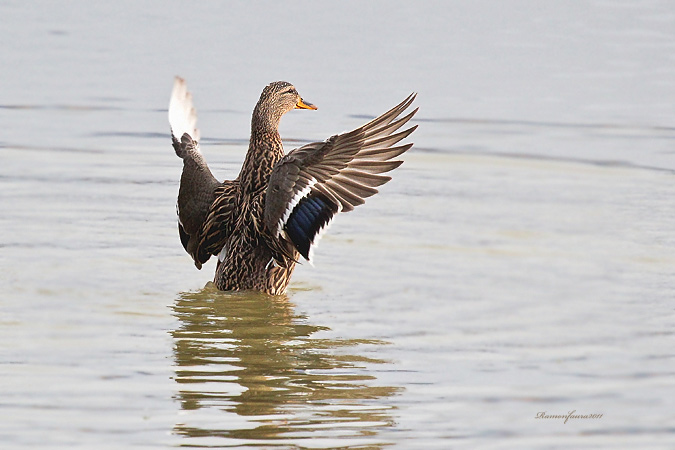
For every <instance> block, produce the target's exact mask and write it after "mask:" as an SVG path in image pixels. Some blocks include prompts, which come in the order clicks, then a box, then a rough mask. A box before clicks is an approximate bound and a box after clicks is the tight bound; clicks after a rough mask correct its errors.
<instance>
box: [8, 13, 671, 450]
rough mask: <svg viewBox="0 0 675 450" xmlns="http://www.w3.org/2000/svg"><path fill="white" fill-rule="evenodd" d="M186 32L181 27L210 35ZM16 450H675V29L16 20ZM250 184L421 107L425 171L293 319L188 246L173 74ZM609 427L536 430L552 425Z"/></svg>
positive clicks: (493, 21) (379, 215)
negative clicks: (342, 136) (252, 177)
mask: <svg viewBox="0 0 675 450" xmlns="http://www.w3.org/2000/svg"><path fill="white" fill-rule="evenodd" d="M188 8H189V9H188ZM0 17H1V19H0V21H1V22H2V27H1V29H2V32H1V33H2V37H3V43H4V45H3V46H2V47H1V50H0V52H2V53H1V55H2V60H3V67H4V69H3V76H2V83H0V86H1V87H0V123H2V125H3V134H2V137H1V138H0V158H1V161H2V164H1V165H0V204H1V205H2V210H3V214H2V215H1V216H0V274H1V275H0V292H1V294H0V325H1V326H0V419H1V420H0V444H1V445H0V447H1V448H3V449H4V448H8V449H14V448H16V449H19V448H102V449H105V448H111V449H112V448H153V447H154V448H166V447H176V446H184V447H200V446H202V447H204V446H206V447H213V448H243V447H248V448H355V449H356V448H388V447H393V448H439V449H445V448H470V449H473V448H500V449H501V448H513V449H522V448H607V449H616V448H645V449H646V448H654V449H657V448H658V449H660V448H672V447H673V446H674V445H675V400H673V399H674V398H675V395H673V394H675V382H674V381H673V380H674V379H675V378H674V377H673V375H674V373H675V365H674V362H673V351H672V348H673V302H672V299H673V294H674V291H675V283H674V281H673V272H674V270H675V257H673V248H674V247H675V233H674V232H673V231H675V230H674V227H673V223H675V220H674V219H675V213H674V212H673V208H672V199H673V198H675V183H673V172H672V171H673V169H675V163H674V161H675V159H673V142H675V141H674V138H675V128H674V127H673V117H675V103H674V102H673V101H672V99H673V93H675V77H674V76H673V74H674V73H675V58H674V57H673V55H674V54H675V53H674V52H673V49H674V48H673V47H675V11H673V10H672V7H670V6H669V5H668V4H662V3H658V2H654V3H652V2H640V3H637V2H625V3H622V2H618V3H615V2H588V3H583V4H582V3H576V2H574V3H572V2H570V3H551V4H546V5H544V4H539V3H537V4H534V3H525V2H517V1H509V2H500V3H491V2H490V3H487V2H486V3H481V2H453V3H451V4H446V3H441V2H438V3H424V4H413V3H405V2H386V3H379V2H369V3H365V4H364V3H352V2H341V3H339V4H335V5H324V4H322V5H315V4H314V3H312V2H304V3H302V2H301V3H291V4H288V3H285V4H278V5H277V4H275V3H263V4H259V5H255V6H251V5H247V4H244V3H241V4H239V3H237V4H228V5H227V7H225V6H220V5H211V4H205V5H188V4H187V3H182V2H174V3H168V2H161V3H160V2H145V3H143V4H142V5H139V4H137V3H135V2H117V3H114V4H109V5H107V4H91V3H90V2H79V3H77V2H76V3H74V2H69V3H68V4H67V5H65V4H63V5H58V4H56V3H46V2H45V3H42V4H40V3H31V4H26V3H25V2H4V3H3V4H2V6H0ZM176 74H180V75H182V76H184V77H186V79H187V81H188V85H189V86H190V88H191V90H192V91H193V92H194V94H195V102H196V106H197V108H198V111H199V124H200V128H201V129H202V136H204V139H203V151H204V153H205V156H206V158H207V160H208V161H209V163H210V164H211V166H212V168H213V170H214V172H215V173H216V175H217V176H218V177H220V178H226V177H232V176H234V174H236V173H237V171H238V169H239V167H240V164H241V162H242V160H243V157H244V152H245V149H246V143H247V137H248V125H249V120H250V111H251V110H252V107H253V105H254V104H255V101H256V100H257V97H258V95H259V93H260V90H261V89H262V87H263V86H264V85H265V84H266V83H268V82H270V81H272V80H276V79H287V80H289V81H292V82H293V83H295V85H296V86H297V88H298V90H299V91H300V93H301V94H302V95H303V97H304V98H306V99H307V100H308V101H311V102H313V103H315V104H317V105H318V106H319V110H318V111H316V112H309V111H294V112H291V113H290V114H288V115H287V116H286V117H285V118H284V120H283V122H282V128H281V131H282V136H284V138H285V139H286V143H287V146H288V148H289V149H290V148H293V147H295V146H297V145H299V144H300V143H302V142H306V141H311V140H316V139H324V138H326V137H327V136H329V135H330V134H333V133H336V132H339V131H342V130H346V129H350V128H353V127H355V126H358V125H360V124H361V123H363V122H364V120H365V118H366V117H372V116H373V115H375V114H377V113H380V112H383V111H384V110H386V109H387V108H388V107H390V106H393V105H394V104H396V103H397V102H398V101H400V100H401V99H403V98H404V97H405V96H406V95H407V94H408V93H409V92H411V91H418V92H419V96H418V101H417V103H418V104H419V106H420V108H421V109H420V113H419V119H418V120H417V121H416V123H419V125H420V127H419V129H418V130H417V131H416V132H415V134H414V135H413V136H414V139H413V140H414V142H415V143H416V145H415V147H414V149H413V150H412V151H411V152H410V153H409V154H407V155H406V158H405V159H406V163H405V164H404V165H403V166H402V167H401V168H400V169H398V170H397V171H396V172H395V173H394V180H393V181H392V182H391V183H389V184H388V185H386V186H384V187H383V188H382V189H381V191H382V193H381V195H378V196H376V197H373V198H372V199H369V200H368V203H367V205H366V206H364V207H362V208H359V209H358V210H357V211H355V212H353V213H350V214H346V215H344V216H340V217H339V218H338V219H337V220H336V222H335V223H334V224H333V226H332V227H331V229H330V231H329V233H327V234H326V236H325V237H324V238H323V239H322V241H321V245H320V247H319V249H318V250H317V254H316V267H314V268H312V267H309V266H302V267H299V268H298V269H297V270H296V274H295V276H294V279H293V282H292V283H291V289H290V290H289V293H288V295H287V296H285V297H281V298H270V297H267V296H262V295H256V294H227V293H219V292H216V291H215V290H213V288H212V287H210V286H209V285H208V284H207V283H208V281H209V279H210V278H211V277H212V275H213V271H214V264H213V262H210V263H209V264H207V265H205V267H204V268H203V269H202V270H201V271H197V270H196V269H194V267H193V266H192V264H191V262H190V260H189V257H188V256H187V255H186V254H185V253H184V252H183V249H182V247H181V246H180V243H179V240H178V236H177V230H176V226H175V211H174V203H175V196H176V193H177V183H178V177H179V175H180V161H179V160H178V158H176V156H175V155H174V153H173V150H172V149H171V147H170V145H169V140H168V124H167V120H166V107H167V103H168V96H169V93H170V89H171V83H172V79H173V76H174V75H176ZM570 411H576V412H575V414H602V417H600V418H596V419H590V418H588V419H569V420H568V421H567V423H564V420H563V419H536V418H535V417H536V416H537V414H538V413H540V412H542V413H543V412H545V413H546V414H547V415H563V414H565V415H566V414H568V413H569V412H570Z"/></svg>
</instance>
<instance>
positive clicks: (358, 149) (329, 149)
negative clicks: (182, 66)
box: [169, 77, 419, 295]
mask: <svg viewBox="0 0 675 450" xmlns="http://www.w3.org/2000/svg"><path fill="white" fill-rule="evenodd" d="M416 95H417V94H416V93H412V94H410V95H409V96H408V97H407V98H405V99H404V100H403V101H402V102H400V103H399V104H398V105H396V106H394V107H393V108H391V109H390V110H388V111H387V112H385V113H383V114H381V115H380V116H378V117H376V118H374V119H373V120H371V121H369V122H368V123H366V124H364V125H362V126H360V127H358V128H356V129H354V130H352V131H349V132H344V133H340V134H336V135H333V136H331V137H329V138H328V139H326V140H325V141H322V142H313V143H309V144H306V145H303V146H301V147H298V148H296V149H294V150H292V151H290V152H288V153H287V154H286V153H285V152H284V147H283V142H282V139H281V136H280V134H279V123H280V121H281V118H282V117H283V116H284V115H285V114H286V113H288V112H290V111H292V110H295V109H302V110H316V109H317V107H316V106H315V105H313V104H312V103H310V102H307V101H305V100H304V99H303V98H302V97H301V96H300V94H299V93H298V91H297V89H296V88H295V86H293V84H291V83H289V82H286V81H276V82H273V83H270V84H268V85H267V86H266V87H265V88H264V89H263V91H262V93H261V95H260V99H259V100H258V102H257V104H256V105H255V108H254V109H253V114H252V118H251V133H250V140H249V145H248V150H247V152H246V156H245V159H244V162H243V164H242V167H241V170H240V171H239V174H238V175H237V177H236V178H235V179H233V180H224V181H219V180H218V179H217V178H216V177H215V176H214V175H213V173H212V172H211V170H210V169H209V166H208V164H207V162H206V160H205V158H204V156H203V154H202V153H201V150H200V147H199V140H200V132H199V129H198V128H197V113H196V110H195V108H194V105H193V97H192V94H191V93H190V92H189V91H188V88H187V84H186V82H185V80H184V79H183V78H181V77H176V78H175V80H174V85H173V89H172V92H171V98H170V101H169V125H170V127H171V140H172V146H173V149H174V151H175V153H176V155H177V156H178V157H180V158H181V159H182V160H183V170H182V173H181V177H180V185H179V189H178V199H177V202H176V212H177V215H178V234H179V237H180V241H181V243H182V245H183V247H184V249H185V251H186V252H187V253H188V254H189V255H190V256H191V257H192V260H193V261H194V264H195V266H196V268H197V269H201V268H202V265H203V264H204V263H205V262H206V261H208V260H209V259H210V258H211V257H216V258H217V263H216V270H215V275H214V278H213V284H214V285H215V287H216V288H218V289H219V290H222V291H245V290H254V291H260V292H264V293H266V294H269V295H283V294H285V293H286V289H287V287H288V284H289V282H290V279H291V276H292V274H293V271H294V268H295V266H296V264H298V263H300V262H301V261H302V260H304V261H307V262H308V263H310V264H312V263H313V258H314V250H315V249H316V247H317V245H318V242H319V239H320V238H321V236H322V235H323V234H324V233H325V231H326V230H327V229H328V227H329V225H330V224H331V223H332V221H333V220H334V218H335V216H337V215H339V214H340V213H346V212H349V211H352V210H353V209H354V208H355V207H357V206H359V205H362V204H363V203H364V202H365V199H366V198H368V197H370V196H372V195H375V194H376V193H377V192H378V190H377V188H378V187H379V186H381V185H383V184H385V183H387V182H388V181H389V180H391V177H390V176H388V175H385V173H387V172H390V171H392V170H394V169H396V168H397V167H399V166H400V165H401V164H402V163H403V161H402V160H400V159H395V158H397V157H398V156H400V155H402V154H403V153H405V152H406V151H408V150H410V148H411V147H412V146H413V144H412V143H404V144H402V143H401V141H403V140H404V139H405V138H407V137H408V136H409V135H410V134H412V133H413V132H414V131H415V130H416V129H417V125H414V126H409V127H408V128H406V129H404V130H402V131H399V130H401V129H402V128H403V127H404V126H405V125H406V124H407V123H408V122H409V121H410V119H411V118H412V117H413V116H414V115H415V114H416V113H417V111H418V109H419V108H415V109H413V110H412V111H409V112H408V110H409V108H410V107H411V105H412V104H413V101H414V100H415V98H416ZM404 114H405V115H404Z"/></svg>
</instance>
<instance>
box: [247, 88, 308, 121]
mask: <svg viewBox="0 0 675 450" xmlns="http://www.w3.org/2000/svg"><path fill="white" fill-rule="evenodd" d="M292 109H317V108H316V106H314V105H312V104H311V103H309V102H306V101H304V100H303V99H302V97H300V94H298V91H297V90H296V89H295V87H294V86H293V85H292V84H291V83H288V82H286V81H275V82H274V83H270V84H268V85H267V86H265V89H263V91H262V94H260V100H258V104H257V105H256V106H255V109H254V110H253V123H252V125H253V128H254V129H255V128H256V127H261V128H265V129H268V130H277V129H278V128H279V122H280V121H281V117H282V116H283V115H284V114H286V113H287V112H288V111H290V110H292Z"/></svg>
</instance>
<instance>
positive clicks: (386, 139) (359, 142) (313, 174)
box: [265, 94, 417, 261]
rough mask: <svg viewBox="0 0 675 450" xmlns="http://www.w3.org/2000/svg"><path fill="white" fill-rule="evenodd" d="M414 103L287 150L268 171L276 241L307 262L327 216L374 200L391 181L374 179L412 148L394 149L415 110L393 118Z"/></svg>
mask: <svg viewBox="0 0 675 450" xmlns="http://www.w3.org/2000/svg"><path fill="white" fill-rule="evenodd" d="M414 100H415V94H411V95H409V96H408V97H407V98H406V99H405V100H404V101H403V102H401V103H399V104H398V105H396V106H395V107H393V108H392V109H390V110H389V111H387V112H386V113H384V114H382V115H380V116H378V117H376V118H375V119H373V120H371V121H370V122H368V123H366V124H365V125H363V126H361V127H359V128H357V129H355V130H353V131H350V132H347V133H343V134H340V135H335V136H332V137H330V138H329V139H327V140H326V141H325V142H315V143H312V144H308V145H305V146H302V147H300V148H298V149H296V150H293V151H292V152H290V153H289V154H288V155H286V156H285V157H284V158H283V159H282V160H281V161H279V163H277V165H276V166H275V167H274V170H273V172H272V175H271V177H270V187H269V188H268V190H267V193H266V198H265V224H266V226H267V227H268V229H270V230H272V231H273V232H274V231H275V232H276V233H274V234H275V235H276V236H277V238H278V239H281V240H284V239H290V241H291V242H292V245H293V246H295V248H296V250H297V251H298V252H299V253H300V254H301V255H302V256H303V257H304V258H305V259H307V260H308V261H309V259H310V257H311V255H312V250H313V248H314V247H315V246H316V245H317V243H318V240H319V237H320V236H321V233H322V232H323V230H325V229H326V227H327V226H328V225H329V223H330V221H331V220H332V218H333V216H334V215H335V214H337V213H338V212H340V211H344V212H348V211H351V210H352V209H354V208H355V207H356V206H358V205H361V204H363V203H364V202H365V199H366V198H368V197H370V196H372V195H375V194H376V193H377V192H378V190H377V189H376V188H377V187H378V186H381V185H383V184H385V183H386V182H387V181H389V180H390V179H391V177H389V176H386V175H380V174H382V173H385V172H388V171H390V170H393V169H395V168H397V167H398V166H400V165H401V164H402V163H403V161H397V160H392V158H395V157H397V156H399V155H401V154H402V153H404V152H405V151H407V150H409V149H410V148H411V147H412V144H404V145H398V146H397V145H396V144H398V143H399V142H400V141H402V140H403V139H405V138H407V137H408V136H410V134H411V133H413V132H414V131H415V130H416V129H417V125H415V126H412V127H410V128H407V129H405V130H403V131H398V130H399V129H401V127H403V126H404V125H405V124H406V123H408V122H409V121H410V119H412V117H413V116H414V115H415V113H416V112H417V109H415V110H413V111H412V112H410V113H408V114H406V115H405V116H403V117H399V116H400V115H401V114H403V112H404V111H405V110H406V109H408V108H409V107H410V105H411V104H412V102H413V101H414Z"/></svg>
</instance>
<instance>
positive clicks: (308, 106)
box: [295, 99, 316, 109]
mask: <svg viewBox="0 0 675 450" xmlns="http://www.w3.org/2000/svg"><path fill="white" fill-rule="evenodd" d="M295 109H316V106H314V105H312V104H311V103H307V102H305V101H304V100H303V99H300V100H298V103H297V104H296V105H295Z"/></svg>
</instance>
